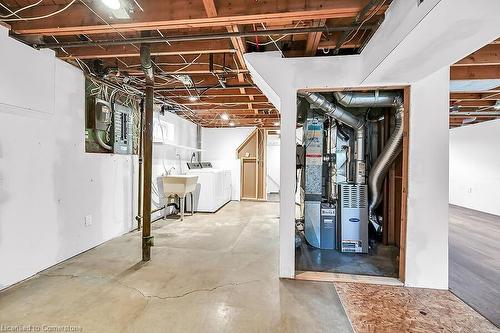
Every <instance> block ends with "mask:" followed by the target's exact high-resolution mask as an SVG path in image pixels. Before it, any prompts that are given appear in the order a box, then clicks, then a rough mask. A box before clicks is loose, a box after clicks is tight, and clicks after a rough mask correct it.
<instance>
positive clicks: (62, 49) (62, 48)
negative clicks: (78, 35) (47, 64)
mask: <svg viewBox="0 0 500 333" xmlns="http://www.w3.org/2000/svg"><path fill="white" fill-rule="evenodd" d="M50 37H52V39H54V40H55V41H56V43H59V41H58V40H57V38H56V37H54V36H50ZM61 51H63V52H64V53H66V54H67V55H69V53H68V52H67V51H66V50H65V49H64V47H61Z"/></svg>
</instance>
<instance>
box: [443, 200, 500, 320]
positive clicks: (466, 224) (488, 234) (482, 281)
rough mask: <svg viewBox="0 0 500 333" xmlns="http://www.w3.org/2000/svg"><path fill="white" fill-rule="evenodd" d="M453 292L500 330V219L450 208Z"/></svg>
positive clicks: (450, 251) (451, 279) (465, 209)
mask: <svg viewBox="0 0 500 333" xmlns="http://www.w3.org/2000/svg"><path fill="white" fill-rule="evenodd" d="M449 218H450V226H449V245H450V249H449V258H450V283H449V284H450V290H451V291H452V292H453V293H454V294H455V295H457V296H458V297H460V298H461V299H462V300H463V301H465V303H467V304H468V305H470V306H471V307H472V308H474V309H475V310H476V311H478V312H479V313H481V314H482V315H483V316H485V317H486V318H488V319H489V320H490V321H491V322H493V323H494V324H495V325H496V326H497V327H500V216H496V215H491V214H486V213H482V212H478V211H475V210H471V209H467V208H463V207H458V206H453V205H450V211H449Z"/></svg>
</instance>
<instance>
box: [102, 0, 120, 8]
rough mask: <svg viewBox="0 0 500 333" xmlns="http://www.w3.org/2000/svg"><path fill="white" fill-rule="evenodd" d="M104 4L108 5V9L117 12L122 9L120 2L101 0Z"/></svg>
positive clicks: (117, 0) (118, 0)
mask: <svg viewBox="0 0 500 333" xmlns="http://www.w3.org/2000/svg"><path fill="white" fill-rule="evenodd" d="M101 1H102V3H103V4H105V5H106V7H108V8H110V9H113V10H117V9H120V7H121V3H120V0H101Z"/></svg>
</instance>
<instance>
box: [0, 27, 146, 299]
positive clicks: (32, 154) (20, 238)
mask: <svg viewBox="0 0 500 333" xmlns="http://www.w3.org/2000/svg"><path fill="white" fill-rule="evenodd" d="M5 32H6V31H5V30H3V28H0V49H1V50H2V52H0V73H2V78H1V80H0V81H1V82H3V83H5V82H8V83H9V86H8V94H7V95H8V96H7V97H8V98H7V99H5V98H4V97H6V95H2V98H1V99H0V267H2V268H1V272H0V289H1V288H4V287H6V286H9V285H11V284H13V283H16V282H18V281H20V280H22V279H25V278H27V277H29V276H31V275H33V274H35V273H37V272H39V271H40V270H43V269H45V268H47V267H49V266H52V265H54V264H56V263H58V262H60V261H62V260H65V259H67V258H69V257H72V256H74V255H76V254H78V253H80V252H82V251H85V250H88V249H89V248H91V247H93V246H96V245H98V244H100V243H102V242H104V241H106V240H109V239H111V238H113V237H116V236H118V235H121V234H123V233H126V232H128V231H130V230H131V229H132V228H133V225H134V218H133V217H134V216H135V212H134V210H135V205H136V199H135V198H136V188H135V186H136V183H137V182H136V160H137V159H136V158H134V157H132V156H118V155H108V154H87V153H85V152H84V151H85V131H84V128H85V116H84V114H85V111H84V79H83V75H82V73H81V71H80V70H78V69H76V68H74V67H72V66H71V65H69V64H67V63H64V62H62V61H60V60H57V59H55V58H54V55H53V54H49V53H48V52H39V51H35V50H33V49H32V48H30V47H27V46H25V45H22V44H20V43H18V42H14V41H13V40H11V39H10V38H8V37H7V34H6V33H5ZM5 58H8V59H10V62H9V63H7V62H5V61H4V59H5ZM26 64H27V66H25V65H26ZM11 68H16V71H15V76H16V78H15V79H14V77H12V76H11V75H12V74H13V73H11V72H10V69H11ZM4 73H10V75H9V76H5V75H4ZM38 74H39V75H42V77H41V78H37V77H35V76H36V75H38ZM47 87H52V88H50V89H49V90H51V91H52V93H48V92H47ZM0 90H1V89H0ZM87 215H91V216H92V225H91V226H88V227H86V226H85V223H84V221H85V216H87Z"/></svg>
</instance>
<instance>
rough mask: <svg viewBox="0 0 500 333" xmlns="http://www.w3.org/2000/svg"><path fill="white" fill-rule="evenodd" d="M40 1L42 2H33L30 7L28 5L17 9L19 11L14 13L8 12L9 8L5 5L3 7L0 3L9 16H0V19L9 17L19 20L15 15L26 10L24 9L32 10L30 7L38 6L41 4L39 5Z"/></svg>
mask: <svg viewBox="0 0 500 333" xmlns="http://www.w3.org/2000/svg"><path fill="white" fill-rule="evenodd" d="M42 1H43V0H39V1H37V2H35V3H33V4H31V5H28V6H26V7H23V8H19V9H17V10H16V11H12V10H10V9H9V8H7V7H6V6H5V5H3V4H2V3H0V5H1V6H2V7H3V8H5V9H7V10H8V11H9V12H10V14H7V15H0V19H3V18H9V17H11V16H17V17H19V18H21V17H20V16H19V15H17V13H20V12H22V11H23V10H26V9H29V8H32V7H35V6H38V5H39V4H41V3H42ZM21 19H22V18H21Z"/></svg>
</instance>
